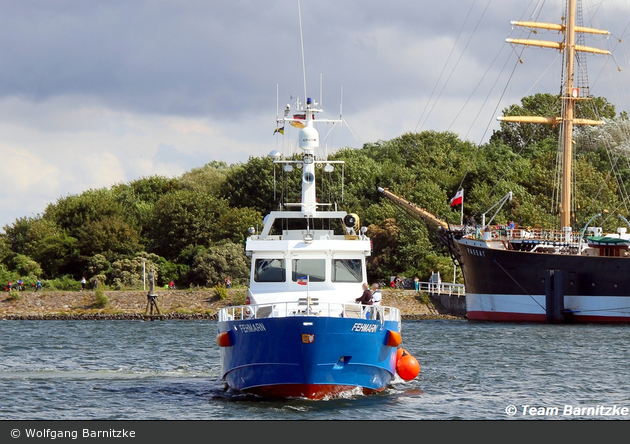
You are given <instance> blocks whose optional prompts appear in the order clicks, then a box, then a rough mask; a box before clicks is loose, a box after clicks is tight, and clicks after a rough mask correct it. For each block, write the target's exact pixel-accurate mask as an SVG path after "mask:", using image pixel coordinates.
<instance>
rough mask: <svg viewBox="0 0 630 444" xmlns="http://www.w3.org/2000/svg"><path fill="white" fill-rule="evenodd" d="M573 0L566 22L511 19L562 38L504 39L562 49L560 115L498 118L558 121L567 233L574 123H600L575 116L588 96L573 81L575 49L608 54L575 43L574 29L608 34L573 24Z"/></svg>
mask: <svg viewBox="0 0 630 444" xmlns="http://www.w3.org/2000/svg"><path fill="white" fill-rule="evenodd" d="M575 2H576V0H568V1H567V13H566V17H565V23H563V24H559V25H558V24H553V23H538V22H519V21H513V22H512V25H514V26H522V27H526V28H531V29H547V30H555V31H559V32H562V33H563V35H564V37H565V38H564V41H562V42H549V41H545V40H531V39H506V41H507V42H508V43H512V44H518V45H525V46H537V47H541V48H554V49H557V50H558V51H562V52H564V55H565V56H564V75H563V79H564V82H565V83H564V85H563V87H562V96H561V98H562V116H560V117H555V118H554V117H551V118H549V117H543V116H503V117H499V120H502V121H506V122H521V123H542V124H548V125H558V124H559V125H561V128H562V131H561V138H562V140H561V142H562V183H561V193H560V196H561V198H560V226H561V227H562V230H563V231H565V232H566V233H567V234H568V233H570V232H571V171H572V160H573V126H574V125H603V124H604V122H603V121H601V120H591V119H579V118H576V117H575V103H576V102H577V101H578V100H588V98H587V97H582V96H581V95H580V89H579V88H576V87H575V86H574V85H575V56H576V52H578V51H580V52H587V53H591V54H604V55H610V52H609V51H606V50H602V49H598V48H591V47H588V46H583V45H576V38H575V34H576V33H589V34H603V35H608V34H610V33H609V32H608V31H604V30H601V29H594V28H585V27H582V26H576V24H575V15H576V12H575V9H576V8H575Z"/></svg>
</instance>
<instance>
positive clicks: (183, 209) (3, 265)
mask: <svg viewBox="0 0 630 444" xmlns="http://www.w3.org/2000/svg"><path fill="white" fill-rule="evenodd" d="M559 111H560V100H559V97H558V96H557V95H552V94H535V95H533V96H528V97H524V98H523V99H522V100H521V103H520V104H517V105H513V106H511V107H509V108H507V109H505V110H504V111H503V112H504V114H505V115H542V116H548V117H553V116H556V115H558V113H559ZM576 114H577V115H578V116H579V117H583V118H590V119H592V118H602V119H605V120H606V122H607V124H606V125H604V126H601V127H588V126H586V127H578V128H577V129H576V133H575V137H574V139H575V150H574V153H575V159H574V169H575V175H576V176H577V177H579V178H580V180H579V181H578V182H576V184H575V187H574V190H573V195H574V201H575V204H574V207H573V211H572V221H571V223H572V225H573V226H574V228H575V229H579V228H581V227H582V226H584V224H585V223H586V221H587V220H589V219H590V217H592V216H593V215H594V214H597V213H600V214H602V217H601V218H600V220H599V221H598V222H597V223H598V225H601V226H602V227H603V228H604V230H608V231H616V227H617V225H618V223H619V219H618V214H620V213H623V215H625V216H628V211H629V210H630V209H629V208H628V207H627V194H626V191H625V184H628V183H630V162H629V159H630V142H629V140H630V138H629V137H628V134H630V122H629V121H628V116H627V114H626V113H622V114H621V116H619V117H616V115H615V108H614V106H613V105H612V104H610V103H609V102H608V101H607V100H606V99H604V98H599V97H597V98H592V100H584V101H580V102H579V103H578V105H577V109H576ZM557 136H558V127H557V126H555V127H554V126H551V125H540V124H527V125H521V124H518V123H510V122H502V123H501V125H500V128H499V129H498V130H497V131H495V132H494V133H493V135H492V137H491V138H490V141H489V142H488V143H486V144H482V145H475V144H473V143H471V142H468V141H463V140H461V139H460V138H459V137H458V136H457V135H456V134H454V133H451V132H436V131H423V132H421V133H412V132H408V133H404V134H402V135H400V136H399V137H396V138H393V139H391V140H385V141H384V140H379V141H376V142H372V143H366V144H364V145H363V146H362V147H361V148H350V147H345V148H342V149H340V150H338V151H336V152H335V153H334V154H332V155H330V156H329V159H328V160H333V161H343V162H344V165H343V166H341V165H338V164H334V171H332V172H324V169H323V168H321V167H320V168H318V169H317V170H316V171H317V173H318V174H317V182H316V185H317V188H318V198H320V202H326V203H331V204H333V205H335V206H336V207H337V208H338V209H339V210H344V211H347V212H351V213H356V214H358V215H359V217H360V222H361V225H362V226H365V227H367V228H368V235H369V236H370V237H371V239H372V242H373V251H372V255H371V256H370V257H369V258H368V277H369V279H370V280H381V279H385V280H387V279H388V278H389V276H392V275H396V274H401V275H405V276H416V275H417V276H418V277H419V278H420V279H421V280H426V279H427V278H428V277H429V276H430V274H431V272H434V271H439V272H440V274H441V275H442V276H443V277H444V280H445V281H447V280H450V278H451V277H452V276H453V271H454V267H453V263H452V261H451V258H450V256H449V255H448V253H447V252H446V251H445V250H444V248H443V247H442V246H441V245H440V244H439V242H437V241H436V239H435V237H434V234H433V233H432V231H431V230H429V229H428V228H427V226H426V224H425V223H424V222H420V221H418V220H416V219H414V218H413V217H410V215H409V214H408V213H405V212H404V211H403V210H401V209H400V208H398V207H397V206H395V205H394V204H392V203H391V202H390V201H389V200H387V199H385V198H384V196H383V195H382V194H381V193H379V191H378V188H379V187H382V188H389V189H390V190H391V191H392V192H394V193H396V194H398V195H400V196H402V197H404V198H405V199H407V200H409V201H411V202H413V203H414V204H416V205H417V206H419V207H421V208H424V209H426V210H427V211H429V212H431V213H433V214H435V215H436V216H438V217H439V218H441V219H443V220H445V221H448V222H449V223H459V221H460V218H461V217H462V207H460V206H457V207H451V206H450V205H449V199H450V198H451V197H453V196H454V195H455V193H456V192H457V191H458V190H459V189H460V188H461V189H464V190H465V195H464V205H463V212H464V214H465V215H470V216H474V217H475V219H476V220H477V222H481V219H482V217H483V215H486V217H487V218H488V219H489V218H490V217H492V216H495V215H494V210H493V212H489V209H490V208H491V207H492V206H493V205H494V204H495V203H496V202H497V201H498V200H499V199H501V198H502V197H503V196H505V195H506V194H507V193H508V192H512V193H513V198H512V201H511V202H509V203H507V204H506V205H504V207H503V208H502V209H501V210H500V211H498V213H497V214H496V216H495V218H494V219H493V223H498V224H504V223H507V222H508V221H510V220H512V221H514V222H516V223H517V224H518V225H519V226H521V227H528V226H529V227H535V226H545V227H551V228H559V227H558V217H557V215H558V200H559V199H558V191H557V185H558V183H557V182H558V173H557V164H558V143H557ZM296 156H297V155H296ZM296 159H297V157H296ZM319 160H322V159H319ZM301 174H302V172H301V170H300V169H298V168H295V169H294V170H293V171H285V170H284V169H283V168H280V167H279V166H278V165H276V166H275V167H274V164H273V162H272V160H271V159H270V158H269V157H268V156H261V157H250V158H249V160H248V161H247V162H244V163H239V164H234V165H227V164H226V163H225V162H219V161H213V162H210V163H208V164H206V165H203V166H201V167H199V168H194V169H192V170H190V171H188V172H186V173H184V174H183V175H181V176H180V177H173V178H167V177H163V176H150V177H142V178H139V179H137V180H133V181H131V182H129V183H120V184H116V185H114V186H112V187H111V188H109V189H108V188H101V189H90V190H87V191H85V192H83V193H81V194H76V195H68V196H65V197H61V198H59V199H58V200H57V201H56V202H54V203H51V204H49V205H47V206H46V208H45V210H44V212H43V213H42V214H38V215H37V216H32V217H21V218H18V219H16V220H15V221H14V222H13V223H12V224H8V225H6V226H5V227H4V229H3V233H0V280H4V281H6V282H8V281H9V280H12V281H14V282H15V281H17V280H18V279H19V278H20V277H22V278H23V279H24V280H25V282H35V280H36V279H37V278H41V279H42V280H43V283H44V287H45V288H47V289H51V290H54V289H59V290H72V289H79V288H80V284H79V279H80V278H81V276H83V275H85V276H86V277H89V278H90V280H93V279H94V278H95V277H96V278H98V279H99V281H100V282H101V284H103V285H99V288H100V287H101V286H105V285H107V286H110V287H111V288H116V289H123V288H125V289H138V288H142V287H143V282H144V279H145V278H147V277H148V276H147V274H148V273H149V272H151V273H152V274H153V276H154V277H155V285H158V286H162V285H164V284H167V283H168V282H170V281H171V280H173V281H175V282H176V283H177V285H178V286H180V287H183V286H201V287H208V288H212V287H215V288H216V286H217V285H219V284H221V283H222V282H223V279H224V278H225V277H226V276H230V277H231V278H232V281H233V282H234V283H235V284H236V283H238V282H239V281H240V282H244V281H245V280H246V279H247V277H248V274H249V265H250V263H249V259H248V258H247V257H246V255H245V252H244V241H245V239H246V236H247V230H248V228H250V227H254V228H255V229H256V230H259V229H260V228H261V227H262V224H263V216H265V215H267V214H268V213H269V212H270V211H275V210H278V209H284V207H283V206H282V204H284V203H296V202H299V199H300V190H301V181H302V178H301ZM143 258H144V259H145V260H146V263H145V264H146V269H145V274H144V275H143V267H142V265H143V261H142V259H143ZM456 279H459V280H461V276H457V277H456ZM146 282H147V283H148V280H147V281H146Z"/></svg>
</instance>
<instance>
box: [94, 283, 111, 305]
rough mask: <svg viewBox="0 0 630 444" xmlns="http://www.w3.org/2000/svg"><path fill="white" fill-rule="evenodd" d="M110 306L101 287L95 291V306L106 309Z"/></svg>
mask: <svg viewBox="0 0 630 444" xmlns="http://www.w3.org/2000/svg"><path fill="white" fill-rule="evenodd" d="M107 304H109V299H108V298H107V295H106V294H105V292H104V291H103V289H102V288H101V287H98V288H96V289H95V290H94V306H95V307H98V308H104V307H106V306H107Z"/></svg>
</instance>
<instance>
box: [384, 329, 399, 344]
mask: <svg viewBox="0 0 630 444" xmlns="http://www.w3.org/2000/svg"><path fill="white" fill-rule="evenodd" d="M401 343H402V336H401V335H400V333H399V332H397V331H392V330H387V345H389V346H390V347H398V346H399V345H400V344H401Z"/></svg>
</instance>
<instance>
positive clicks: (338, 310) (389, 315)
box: [218, 302, 401, 322]
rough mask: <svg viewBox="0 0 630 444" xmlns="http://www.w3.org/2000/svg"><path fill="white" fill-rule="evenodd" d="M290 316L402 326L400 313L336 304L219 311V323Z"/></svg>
mask: <svg viewBox="0 0 630 444" xmlns="http://www.w3.org/2000/svg"><path fill="white" fill-rule="evenodd" d="M290 316H315V317H345V318H356V319H377V320H380V321H381V322H385V321H396V322H400V320H401V317H400V310H399V309H398V308H395V307H386V306H381V305H361V304H354V303H347V304H343V303H336V302H311V303H310V304H308V303H306V302H275V303H270V304H258V305H238V306H233V307H226V308H222V309H220V310H219V315H218V318H219V321H234V320H244V319H266V318H285V317H290Z"/></svg>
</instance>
